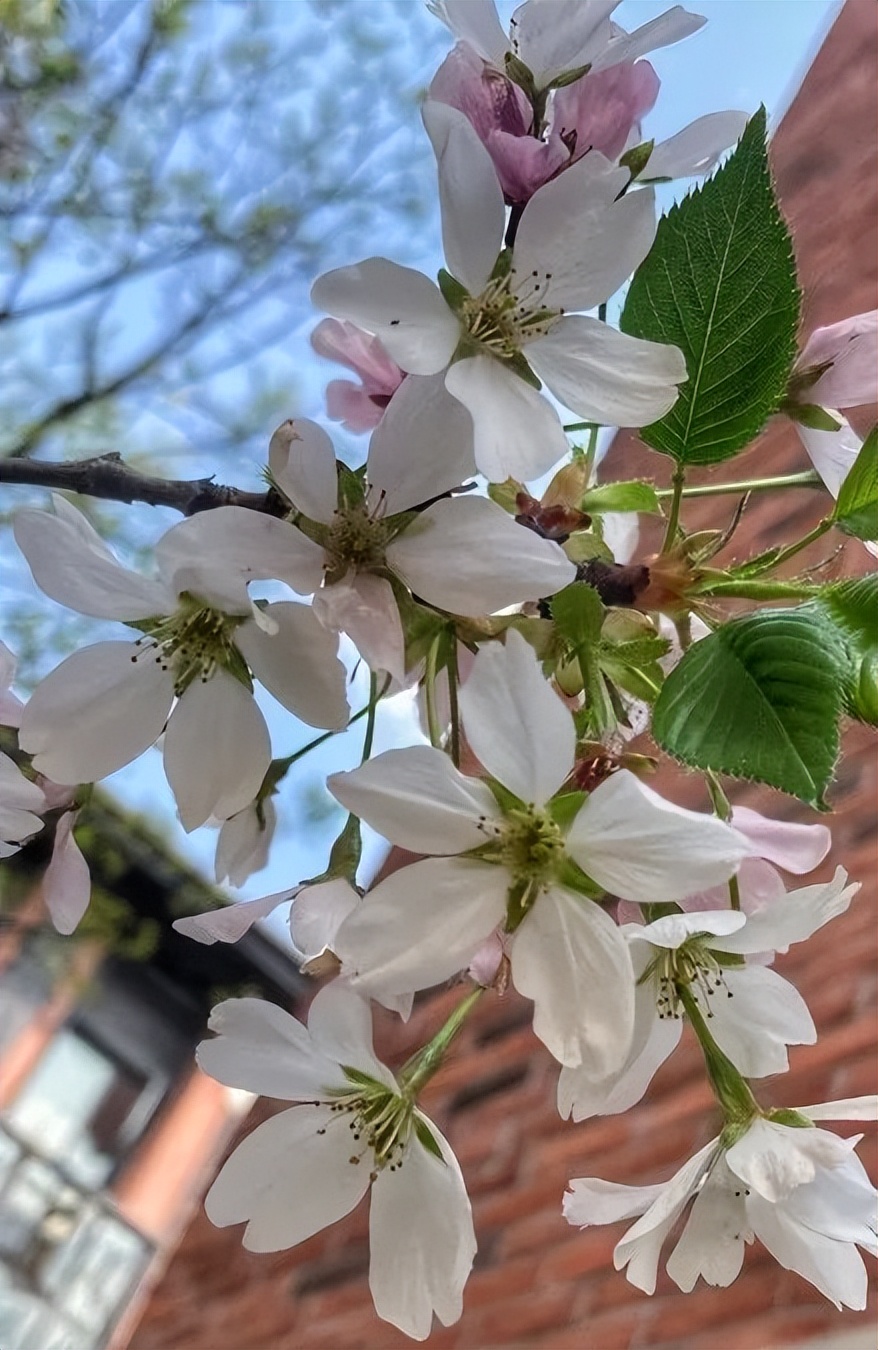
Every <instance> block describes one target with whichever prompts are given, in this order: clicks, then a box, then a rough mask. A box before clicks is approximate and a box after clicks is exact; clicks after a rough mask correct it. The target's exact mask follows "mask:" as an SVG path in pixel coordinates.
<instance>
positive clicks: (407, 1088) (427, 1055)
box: [399, 985, 485, 1101]
mask: <svg viewBox="0 0 878 1350" xmlns="http://www.w3.org/2000/svg"><path fill="white" fill-rule="evenodd" d="M484 992H485V991H484V989H483V988H482V987H481V985H479V986H477V987H476V988H475V989H473V990H471V992H470V993H469V994H467V996H466V998H465V999H464V1000H463V1002H462V1003H458V1005H457V1007H456V1008H455V1009H454V1012H453V1013H452V1014H451V1016H450V1017H449V1018H448V1020H447V1021H446V1022H445V1024H444V1026H442V1027H440V1028H439V1030H438V1031H437V1032H436V1035H435V1036H434V1037H433V1038H432V1040H429V1041H428V1042H427V1044H426V1045H425V1046H423V1047H422V1048H421V1049H420V1050H419V1051H418V1052H417V1054H415V1055H413V1056H412V1058H411V1059H410V1060H409V1061H408V1063H407V1064H406V1065H405V1067H404V1068H403V1069H402V1071H401V1072H400V1074H399V1081H400V1085H401V1086H402V1090H403V1093H404V1095H405V1096H406V1097H408V1098H409V1099H410V1100H412V1101H413V1100H414V1099H415V1098H416V1097H417V1095H418V1093H419V1092H420V1091H421V1088H423V1087H424V1086H425V1084H426V1083H428V1082H429V1081H430V1079H431V1078H432V1077H433V1075H434V1073H435V1072H436V1070H437V1069H438V1068H439V1066H440V1065H441V1063H442V1061H443V1059H444V1058H445V1054H446V1052H447V1050H448V1047H449V1046H450V1044H451V1042H452V1041H453V1040H454V1038H455V1036H456V1035H457V1033H458V1032H459V1031H460V1028H461V1027H462V1026H463V1024H464V1022H465V1021H466V1019H467V1018H468V1017H469V1015H470V1013H471V1012H472V1010H473V1008H474V1007H475V1006H476V1004H477V1003H478V1001H479V999H480V998H481V996H482V994H483V993H484Z"/></svg>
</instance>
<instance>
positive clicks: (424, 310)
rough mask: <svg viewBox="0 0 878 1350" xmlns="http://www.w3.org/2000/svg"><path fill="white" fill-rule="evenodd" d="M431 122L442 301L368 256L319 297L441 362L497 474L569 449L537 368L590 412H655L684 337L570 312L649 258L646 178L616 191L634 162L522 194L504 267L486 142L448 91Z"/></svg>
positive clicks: (593, 167)
mask: <svg viewBox="0 0 878 1350" xmlns="http://www.w3.org/2000/svg"><path fill="white" fill-rule="evenodd" d="M424 123H425V125H426V128H427V131H428V133H429V135H430V139H431V141H432V143H433V149H434V151H435V152H436V158H437V161H438V165H439V196H440V204H441V207H442V237H443V242H444V246H445V255H446V258H447V261H448V268H449V271H450V273H451V274H452V277H453V278H454V283H453V284H452V289H451V290H448V291H447V292H446V293H447V294H448V295H449V297H450V299H448V300H447V299H446V297H445V296H444V295H443V293H442V291H440V289H439V288H438V287H437V286H434V285H433V283H432V282H431V281H429V280H428V279H427V277H425V276H424V275H423V274H422V273H420V272H415V271H413V270H412V269H411V268H407V267H402V266H399V265H398V264H396V263H393V262H389V261H388V260H387V259H385V258H367V259H366V260H365V261H364V262H362V263H358V264H356V265H355V266H353V267H342V268H338V269H336V270H335V271H332V272H327V273H326V274H325V275H324V276H322V277H320V278H318V280H317V281H316V282H315V284H314V288H313V290H312V298H313V300H314V303H315V304H316V305H319V306H320V307H321V308H322V309H325V310H327V311H328V312H329V313H331V314H334V315H335V316H336V317H338V318H344V319H349V320H351V321H353V322H354V323H356V324H357V325H359V326H360V327H362V328H365V329H367V330H368V331H369V332H372V333H375V334H376V335H377V336H378V337H379V338H380V339H381V342H382V343H383V344H384V346H385V347H386V349H387V351H388V352H389V353H390V355H391V356H392V357H393V359H394V360H395V361H397V362H398V363H399V365H401V366H402V367H403V368H404V369H405V370H408V371H411V372H412V373H414V374H419V375H433V376H435V375H439V374H440V373H444V378H445V387H446V389H447V390H448V391H449V393H451V394H452V395H453V397H454V398H455V399H457V400H459V401H460V402H461V403H462V404H463V405H464V406H465V407H466V408H467V409H468V410H469V412H470V414H471V416H472V422H473V431H472V435H473V445H474V453H475V462H476V465H477V466H478V469H479V471H480V472H481V473H483V474H484V475H485V477H487V478H488V479H491V480H492V481H502V480H504V479H506V478H509V477H511V478H517V479H520V480H525V481H526V480H528V479H531V478H537V477H539V476H540V475H541V474H543V473H544V472H545V471H546V470H547V469H549V468H551V466H552V465H553V464H555V463H557V461H558V460H559V459H560V458H561V456H562V455H564V454H566V453H567V440H566V437H565V435H564V432H563V430H562V426H561V421H560V419H559V417H558V415H557V413H556V412H555V410H554V408H553V407H552V405H551V404H550V403H549V402H548V401H547V400H546V399H545V398H543V397H542V395H541V394H540V393H539V389H538V387H537V386H538V385H539V381H540V380H543V381H545V383H546V385H547V387H548V388H549V390H550V391H551V392H552V393H553V394H554V395H555V397H556V398H557V399H558V400H559V401H560V402H561V403H563V404H565V405H566V406H567V407H569V408H571V409H573V411H574V412H576V413H577V414H579V415H580V416H581V417H584V418H588V419H589V420H591V421H596V422H602V423H608V424H611V425H616V426H644V425H646V424H647V423H648V422H652V421H654V420H655V419H656V418H659V417H661V416H663V414H664V413H666V412H667V411H668V410H669V409H670V408H671V407H672V406H673V404H674V402H675V400H676V397H677V386H678V385H679V384H681V383H682V382H683V381H684V380H685V379H686V366H685V361H684V359H683V355H682V353H681V352H680V351H679V350H678V348H676V347H672V346H668V345H664V344H660V343H653V342H646V341H644V340H642V339H639V338H632V337H629V336H628V335H627V334H624V333H620V332H618V331H617V330H616V329H613V328H610V327H609V326H608V325H607V324H606V323H601V322H600V321H599V320H598V319H597V318H592V317H589V316H588V315H586V314H583V313H573V312H571V311H582V310H589V309H594V308H595V307H596V306H598V305H600V304H602V303H603V302H604V301H605V300H607V299H608V298H609V297H610V296H611V295H612V294H613V293H614V292H615V291H616V290H618V289H619V287H620V286H621V285H622V284H623V282H624V281H625V280H626V279H627V278H628V277H629V276H630V275H631V273H632V272H633V271H634V269H635V268H636V267H637V266H638V264H639V263H640V262H641V261H642V260H643V258H644V257H645V256H646V254H647V252H648V251H649V248H650V246H651V244H652V241H653V237H654V235H655V204H654V198H653V193H652V189H650V188H644V189H642V190H640V191H638V192H634V193H630V194H628V195H627V196H621V197H620V194H621V193H622V191H623V189H624V188H625V186H626V185H627V183H628V181H629V178H630V175H629V173H628V170H626V169H620V168H615V167H614V166H613V165H612V164H610V162H609V161H608V160H606V159H605V158H604V157H603V156H602V155H600V154H598V153H597V152H593V153H591V154H588V155H585V156H584V157H583V158H582V159H581V160H579V161H578V162H577V163H576V164H574V165H573V166H572V167H571V168H569V169H567V170H566V171H565V172H564V173H563V174H561V175H560V176H559V177H558V178H557V179H555V180H554V181H553V182H550V183H547V184H546V185H545V186H544V187H542V188H540V190H539V191H538V192H536V193H535V194H534V196H533V197H532V198H531V199H530V201H529V202H528V204H527V206H526V207H525V209H524V212H523V213H522V216H521V219H520V221H519V223H518V229H517V233H516V237H515V244H514V247H513V248H512V250H511V254H508V255H504V257H505V262H503V263H502V265H501V266H500V267H499V268H498V267H497V266H496V265H497V262H498V257H499V255H500V250H501V248H502V247H503V235H504V230H505V208H504V203H503V193H502V190H501V188H500V184H499V181H498V179H497V175H496V172H495V170H494V166H493V164H492V162H491V158H490V155H489V154H488V151H487V150H486V149H485V147H484V145H482V143H481V141H480V140H479V137H478V135H477V134H476V132H475V130H474V129H473V127H472V125H471V124H470V122H469V121H468V119H467V118H466V116H465V115H464V114H463V113H461V112H459V111H458V110H457V109H456V108H452V107H450V106H448V105H447V104H444V103H438V102H435V101H430V102H428V103H427V104H426V106H425V108H424ZM535 377H537V378H535ZM399 397H400V394H397V395H396V396H395V398H394V404H395V403H396V402H397V401H398V399H399Z"/></svg>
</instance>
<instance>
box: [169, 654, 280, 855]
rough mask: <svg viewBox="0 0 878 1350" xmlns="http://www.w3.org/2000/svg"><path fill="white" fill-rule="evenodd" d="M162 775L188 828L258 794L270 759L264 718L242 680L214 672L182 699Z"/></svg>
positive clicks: (172, 723) (171, 724)
mask: <svg viewBox="0 0 878 1350" xmlns="http://www.w3.org/2000/svg"><path fill="white" fill-rule="evenodd" d="M164 761H165V773H166V774H167V778H168V782H169V783H170V785H171V791H172V792H173V794H174V799H175V800H176V803H177V809H178V811H179V812H180V820H181V822H182V825H183V829H184V830H186V831H187V832H188V831H190V830H195V829H197V828H198V826H199V825H203V824H204V822H205V821H206V820H208V819H209V818H210V817H211V816H214V817H215V818H216V819H217V820H225V819H226V818H227V817H228V816H233V815H234V814H235V812H236V811H242V810H243V809H244V807H245V806H247V805H248V804H249V803H250V802H251V801H252V800H253V798H254V797H255V796H256V794H257V792H258V791H259V789H260V787H261V786H262V780H263V778H264V777H265V774H266V772H267V770H268V766H269V764H270V763H271V744H270V742H269V738H268V728H267V726H266V725H265V718H264V717H263V716H262V713H261V712H260V711H259V709H258V707H257V706H256V702H255V700H254V698H253V695H252V694H251V693H250V691H249V690H248V689H245V688H244V686H243V684H241V682H240V680H236V679H235V678H234V676H232V675H227V674H226V672H225V671H223V670H218V671H216V672H215V673H214V675H212V676H211V678H210V679H209V680H207V681H205V682H204V683H202V682H201V681H200V680H196V681H195V683H194V684H190V686H189V688H188V689H187V690H186V691H185V693H184V694H182V696H181V697H180V699H179V701H178V703H177V706H176V708H175V709H174V711H173V713H172V714H171V718H170V721H169V722H168V729H167V731H166V732H165V745H164Z"/></svg>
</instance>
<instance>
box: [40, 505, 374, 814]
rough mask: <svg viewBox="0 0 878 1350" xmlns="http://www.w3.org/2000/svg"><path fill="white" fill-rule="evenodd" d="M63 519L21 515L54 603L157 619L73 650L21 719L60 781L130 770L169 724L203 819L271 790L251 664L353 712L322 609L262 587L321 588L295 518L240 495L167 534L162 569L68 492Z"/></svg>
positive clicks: (332, 718)
mask: <svg viewBox="0 0 878 1350" xmlns="http://www.w3.org/2000/svg"><path fill="white" fill-rule="evenodd" d="M55 511H56V514H55V515H54V516H53V515H51V514H49V513H47V512H44V511H35V510H26V511H21V512H19V513H18V515H17V516H16V518H15V525H14V530H15V538H16V541H17V542H18V545H19V547H20V548H21V550H22V552H23V553H24V555H25V557H26V558H27V561H28V563H29V564H30V567H31V571H32V572H33V574H34V578H35V580H36V581H37V584H38V585H39V586H40V587H41V588H42V589H43V590H44V591H45V592H46V593H47V594H48V595H51V596H52V598H53V599H55V600H58V601H59V602H60V603H61V604H65V605H68V606H69V607H70V608H72V609H77V610H79V612H80V613H82V614H88V615H91V616H93V617H96V618H103V619H118V620H121V621H122V622H123V623H128V624H129V625H132V626H134V627H136V628H138V629H139V630H140V631H141V634H142V635H141V637H139V638H138V639H137V640H136V641H135V642H130V641H129V642H122V641H107V642H99V643H96V644H95V645H94V646H91V647H86V648H84V649H83V650H81V651H78V652H75V653H74V654H73V655H72V656H69V657H68V658H67V659H66V660H65V661H62V663H61V665H60V666H58V667H57V668H56V669H55V670H54V671H53V672H52V673H51V674H50V675H48V676H47V677H46V678H45V679H44V680H43V681H42V682H41V683H40V684H39V685H38V686H37V688H36V689H35V691H34V693H33V695H32V697H31V698H30V700H29V702H28V704H27V706H26V707H25V709H24V711H23V713H22V716H21V730H20V743H21V746H22V748H23V749H24V750H26V751H27V752H28V753H30V754H32V755H33V757H34V758H33V764H34V768H35V769H36V770H38V771H39V772H40V773H44V774H46V775H47V776H48V777H51V778H53V779H54V780H55V781H56V782H60V783H79V782H92V781H94V780H95V779H99V778H103V777H105V776H106V775H107V774H110V773H113V772H114V771H115V770H116V769H120V768H122V766H123V765H125V764H128V763H130V762H131V760H133V759H136V758H137V757H138V756H139V755H141V754H142V753H143V752H144V751H145V750H147V749H148V748H149V747H150V746H151V745H153V744H154V742H155V741H156V740H157V739H158V737H159V736H161V735H162V733H163V732H164V751H163V753H164V765H165V772H166V774H167V777H168V781H169V783H170V785H171V789H172V791H173V793H174V796H175V798H176V801H177V806H178V809H179V812H180V818H181V820H182V823H183V826H184V828H185V829H187V830H192V829H195V828H196V826H198V825H202V824H203V823H204V822H205V821H206V820H208V819H209V818H210V817H211V816H213V817H215V818H217V819H220V820H222V819H225V818H226V817H227V816H231V815H234V814H235V813H236V812H238V811H240V810H242V809H243V808H244V807H245V806H247V805H248V803H250V802H251V801H252V800H253V798H254V797H255V796H256V793H257V791H258V790H259V787H260V785H261V783H262V780H263V777H264V775H265V772H266V770H267V768H268V765H269V762H270V759H271V749H270V743H269V736H268V728H267V727H266V724H265V720H264V718H263V716H262V713H261V712H260V710H259V708H258V707H257V705H256V703H255V701H254V699H253V696H252V692H251V686H250V676H249V672H250V671H251V670H252V671H253V672H254V674H255V675H256V677H257V678H258V679H259V680H260V682H261V683H262V684H263V685H265V687H266V688H267V689H268V690H269V691H270V692H271V693H272V694H273V695H274V696H275V698H277V699H278V700H279V701H280V702H281V703H283V704H284V706H285V707H287V708H289V709H290V710H291V711H292V712H294V713H295V714H296V715H297V716H298V717H300V718H302V720H303V721H306V722H308V723H310V724H311V725H316V726H321V727H331V728H340V727H343V726H344V725H345V723H346V721H347V716H348V704H347V699H346V696H345V682H346V675H345V670H344V667H343V666H342V664H341V662H340V661H339V660H338V657H337V655H336V651H337V639H336V638H335V637H333V636H332V635H330V634H329V633H328V632H327V631H326V629H325V628H324V627H323V626H322V625H321V624H320V623H319V622H318V621H317V619H316V618H315V617H314V615H313V614H312V613H311V610H310V608H309V607H308V606H307V605H301V604H295V603H292V602H290V601H279V602H276V603H273V604H270V605H267V606H266V607H265V608H258V607H256V606H254V605H253V603H252V601H251V600H250V598H249V595H248V592H247V585H248V583H249V582H250V581H251V580H253V579H260V578H266V577H277V578H278V579H279V580H284V581H287V582H288V583H289V584H291V585H294V586H297V587H299V588H300V589H301V590H304V591H307V590H310V589H313V588H314V586H315V585H316V584H317V582H318V580H319V577H320V572H321V562H322V556H321V552H320V550H319V549H318V548H317V546H316V545H315V544H313V543H312V541H311V540H309V539H306V538H305V537H304V536H303V535H301V534H300V533H299V531H297V530H294V529H292V528H291V527H290V526H289V525H288V524H286V523H285V522H283V521H280V520H276V519H273V518H272V517H269V516H261V515H258V514H257V513H256V512H253V511H246V510H243V509H242V508H240V507H233V506H229V507H222V508H221V509H219V510H216V511H211V512H207V513H204V514H202V515H197V516H194V517H192V518H191V519H190V520H185V521H183V522H182V523H181V524H179V525H176V526H174V527H173V528H172V529H171V530H169V531H168V532H167V533H166V534H165V535H164V536H163V537H162V538H161V539H160V540H159V542H158V544H157V545H156V560H157V563H158V572H159V575H158V577H157V578H150V577H144V576H141V575H140V574H139V573H137V572H132V571H130V570H129V569H128V568H126V567H123V566H121V564H120V563H119V562H117V560H116V559H115V558H114V557H113V555H112V554H111V553H110V551H109V549H108V548H107V547H106V545H105V544H104V542H103V540H102V539H101V538H100V536H99V535H98V534H97V533H96V531H95V530H93V529H92V527H91V525H89V523H88V521H87V520H86V519H85V517H84V516H82V515H81V514H80V513H79V512H78V511H76V510H75V509H74V508H73V507H71V506H69V505H68V504H67V503H66V502H64V501H63V499H62V498H56V499H55Z"/></svg>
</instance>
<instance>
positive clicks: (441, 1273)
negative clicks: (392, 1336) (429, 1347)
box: [369, 1120, 476, 1341]
mask: <svg viewBox="0 0 878 1350" xmlns="http://www.w3.org/2000/svg"><path fill="white" fill-rule="evenodd" d="M423 1124H424V1128H426V1129H429V1131H430V1134H431V1135H432V1137H433V1139H434V1140H435V1142H436V1144H437V1145H438V1146H439V1148H440V1150H441V1153H442V1157H441V1158H436V1157H434V1156H433V1155H432V1154H431V1153H428V1152H427V1150H426V1149H425V1148H424V1147H423V1145H422V1144H421V1143H420V1142H419V1141H418V1140H417V1138H413V1139H412V1140H411V1142H410V1143H409V1146H408V1148H407V1149H406V1151H405V1154H404V1156H403V1158H402V1161H401V1165H400V1166H399V1167H397V1168H396V1170H395V1171H393V1172H391V1171H389V1170H388V1169H386V1168H385V1169H384V1171H383V1172H380V1173H379V1175H378V1178H377V1180H376V1182H375V1185H374V1186H373V1188H372V1209H371V1214H370V1216H369V1248H370V1252H371V1257H370V1264H369V1288H370V1290H371V1293H372V1298H373V1300H374V1303H375V1311H376V1312H377V1314H378V1316H379V1317H382V1318H383V1319H384V1321H385V1322H390V1323H392V1324H393V1326H395V1327H399V1329H400V1331H403V1332H405V1334H406V1335H407V1336H411V1337H412V1338H413V1339H414V1340H416V1341H423V1340H426V1339H427V1337H428V1336H429V1334H430V1329H431V1326H432V1321H433V1313H434V1312H435V1314H436V1316H437V1317H438V1318H439V1321H440V1322H441V1323H442V1325H443V1326H446V1327H449V1326H451V1325H452V1323H454V1322H456V1321H457V1320H458V1319H459V1317H460V1315H461V1313H462V1311H463V1288H464V1285H465V1284H466V1282H467V1279H468V1278H469V1273H470V1270H471V1269H472V1264H473V1257H474V1256H475V1253H476V1237H475V1232H474V1230H473V1217H472V1208H471V1206H470V1202H469V1197H468V1195H467V1193H466V1186H465V1184H464V1180H463V1176H462V1174H461V1170H460V1166H459V1164H458V1162H457V1159H456V1158H455V1156H454V1154H453V1153H452V1151H451V1149H450V1147H449V1146H448V1143H447V1142H446V1140H445V1139H443V1138H442V1135H441V1134H440V1133H439V1131H438V1130H437V1129H436V1127H435V1125H433V1124H432V1122H427V1121H426V1120H424V1122H423Z"/></svg>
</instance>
